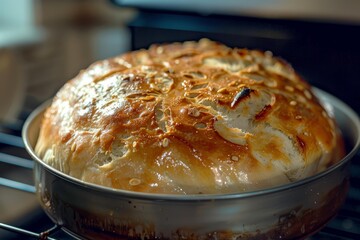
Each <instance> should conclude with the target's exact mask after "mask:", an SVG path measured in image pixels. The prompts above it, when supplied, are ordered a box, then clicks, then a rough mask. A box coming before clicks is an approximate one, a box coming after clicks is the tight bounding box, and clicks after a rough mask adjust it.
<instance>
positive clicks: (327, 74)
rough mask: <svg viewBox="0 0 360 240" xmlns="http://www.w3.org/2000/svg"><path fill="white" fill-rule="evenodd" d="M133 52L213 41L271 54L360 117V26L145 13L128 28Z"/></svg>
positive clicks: (145, 11) (147, 11) (148, 11)
mask: <svg viewBox="0 0 360 240" xmlns="http://www.w3.org/2000/svg"><path fill="white" fill-rule="evenodd" d="M129 28H130V30H131V33H132V48H133V49H139V48H147V47H148V46H149V45H150V44H152V43H162V42H173V41H185V40H198V39H200V38H204V37H205V38H210V39H212V40H216V41H220V42H223V43H225V44H227V45H230V46H233V47H235V46H236V47H244V48H250V49H261V50H270V51H272V52H273V53H274V55H276V56H280V57H282V58H284V59H286V60H287V61H288V62H290V63H291V64H292V66H293V67H294V68H295V69H296V70H297V71H298V72H299V73H300V75H302V76H303V77H304V78H305V79H306V80H307V81H309V82H310V83H311V84H313V85H314V86H316V87H319V88H321V89H323V90H325V91H327V92H330V93H331V94H333V95H335V96H337V97H338V98H340V99H342V100H343V101H344V102H346V103H347V104H349V105H350V106H351V107H352V108H353V109H354V110H356V111H357V112H358V113H360V93H359V90H360V26H358V25H349V24H334V23H325V22H311V21H295V20H275V19H262V18H251V17H238V16H236V17H235V16H222V15H207V16H204V15H196V14H189V13H179V12H162V11H151V10H142V11H139V14H138V15H137V17H136V18H135V19H133V20H132V21H131V22H130V23H129Z"/></svg>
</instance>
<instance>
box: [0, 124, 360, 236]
mask: <svg viewBox="0 0 360 240" xmlns="http://www.w3.org/2000/svg"><path fill="white" fill-rule="evenodd" d="M8 132H9V129H7V131H6V132H3V131H1V132H0V163H3V164H8V165H11V166H15V167H17V168H26V169H30V170H31V169H32V168H33V160H29V159H27V158H23V157H19V156H16V154H6V153H3V152H1V147H2V146H7V147H13V148H15V149H19V151H23V152H24V151H25V150H24V143H23V141H22V138H21V137H20V132H21V128H18V129H15V131H14V129H10V132H11V133H8ZM29 158H30V157H29ZM0 186H5V187H8V188H12V189H16V190H19V191H23V192H29V193H33V194H35V187H34V186H33V185H31V184H28V183H22V182H19V181H14V180H11V179H7V178H4V177H3V176H1V175H0ZM0 197H1V195H0ZM0 229H2V230H5V231H9V232H13V233H16V234H17V235H18V237H21V239H25V238H26V239H39V240H55V238H53V237H52V236H53V235H54V234H56V233H57V232H59V231H62V229H61V226H58V225H56V224H55V225H53V226H52V227H50V228H48V229H45V230H44V231H41V232H40V233H37V232H34V231H31V230H27V229H24V228H23V227H22V226H14V225H11V224H7V223H1V222H0ZM325 239H327V240H332V239H333V240H335V239H340V240H341V239H343V240H349V239H360V152H358V153H357V155H356V156H355V158H354V159H353V162H352V167H351V183H350V190H349V193H348V197H347V199H346V201H345V204H344V206H343V207H342V208H341V210H340V211H339V213H338V215H337V216H336V217H335V218H334V219H333V220H332V221H331V222H330V223H329V224H327V225H326V226H325V227H324V228H323V229H322V230H321V231H320V232H318V233H317V234H315V235H314V236H312V237H310V238H309V240H325ZM59 240H60V239H59Z"/></svg>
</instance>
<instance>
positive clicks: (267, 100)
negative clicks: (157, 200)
mask: <svg viewBox="0 0 360 240" xmlns="http://www.w3.org/2000/svg"><path fill="white" fill-rule="evenodd" d="M339 143H341V137H340V135H339V132H338V130H337V128H336V124H335V122H334V120H333V119H332V118H331V117H330V116H329V115H328V113H327V112H326V111H325V109H324V108H323V107H322V106H321V105H320V104H319V102H318V100H317V99H316V97H315V96H314V94H313V93H312V91H311V89H310V86H309V84H308V83H306V82H305V81H304V80H302V79H301V78H300V77H299V76H298V75H297V74H296V73H295V71H294V70H293V69H292V68H291V66H290V65H289V64H287V63H286V62H284V61H282V60H280V59H278V58H275V57H273V56H272V54H271V53H269V52H265V53H263V52H260V51H254V50H247V49H237V48H235V49H232V48H229V47H227V46H225V45H222V44H219V43H216V42H212V41H209V40H207V39H203V40H200V41H199V42H185V43H173V44H164V45H153V46H151V47H150V48H149V49H148V50H138V51H134V52H129V53H126V54H123V55H121V56H118V57H114V58H112V59H108V60H103V61H99V62H97V63H94V64H93V65H91V66H90V67H89V68H88V69H87V70H85V71H82V72H81V73H80V74H79V75H78V76H77V77H75V78H74V79H72V80H70V81H69V82H68V83H66V84H65V85H64V86H63V87H62V89H60V91H59V92H58V93H57V95H56V96H55V97H54V99H53V102H52V105H51V106H50V107H49V108H48V109H47V111H46V113H45V115H44V119H43V121H42V126H41V130H40V135H39V139H38V142H37V145H36V153H37V154H38V155H39V156H40V157H41V158H42V159H43V160H44V161H45V162H46V163H48V164H49V165H51V166H53V167H55V168H57V169H58V170H60V171H62V172H64V173H66V174H69V175H71V176H73V177H75V178H79V179H81V180H84V181H86V182H91V183H95V184H99V185H103V186H107V187H112V188H118V189H124V190H130V191H139V192H150V193H168V194H201V193H204V194H213V193H216V194H217V193H220V194H221V193H234V192H244V191H252V190H257V189H263V188H268V187H273V186H277V185H280V184H285V183H289V182H292V181H296V180H298V179H302V178H304V177H307V176H311V175H313V174H315V173H317V172H319V171H322V170H324V169H326V168H327V167H328V166H330V165H332V164H333V163H334V162H336V161H338V160H339V159H341V157H342V154H343V149H342V147H341V144H339Z"/></svg>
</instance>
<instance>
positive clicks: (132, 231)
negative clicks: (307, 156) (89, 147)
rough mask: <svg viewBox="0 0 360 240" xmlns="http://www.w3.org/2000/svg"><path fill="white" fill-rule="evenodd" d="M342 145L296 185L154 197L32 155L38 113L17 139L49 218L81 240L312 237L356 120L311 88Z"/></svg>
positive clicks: (356, 130) (329, 208) (340, 176)
mask: <svg viewBox="0 0 360 240" xmlns="http://www.w3.org/2000/svg"><path fill="white" fill-rule="evenodd" d="M316 93H317V95H318V96H319V98H320V99H321V100H322V101H323V102H324V103H325V105H326V107H327V108H328V111H330V112H332V113H333V114H334V116H335V117H336V120H337V122H338V124H339V125H340V128H341V130H342V132H343V135H344V136H345V138H346V139H347V143H348V155H347V156H346V157H345V158H344V159H343V160H342V161H341V162H339V163H338V164H337V165H335V166H333V167H331V168H329V169H328V170H327V171H325V172H322V173H320V174H317V175H316V176H313V177H310V178H307V179H304V180H301V181H297V182H295V183H291V184H287V185H283V186H280V187H275V188H272V189H266V190H261V191H256V192H248V193H239V194H228V195H192V196H178V195H154V194H145V193H135V192H128V191H122V190H115V189H110V188H105V187H101V186H97V185H93V184H88V183H85V182H81V181H79V180H77V179H74V178H72V177H69V176H67V175H65V174H63V173H61V172H59V171H57V170H55V169H53V168H51V167H49V166H47V165H46V164H45V163H44V162H42V161H41V159H39V158H38V157H37V156H36V155H35V154H34V152H33V147H34V145H35V143H36V139H37V135H38V130H39V125H40V121H41V117H42V113H43V110H44V108H45V107H46V106H47V104H48V103H45V104H44V105H43V106H41V107H39V108H38V109H37V110H36V111H34V113H33V114H32V115H31V116H30V117H29V119H28V120H27V122H26V124H25V126H24V130H23V138H24V141H25V145H26V148H27V150H28V151H29V153H30V154H31V156H32V157H33V158H34V160H35V167H34V177H35V186H36V189H37V195H38V198H39V201H40V203H41V205H42V207H43V209H44V210H45V212H46V213H47V214H48V215H49V216H50V217H51V219H52V220H53V221H54V222H55V223H57V224H59V225H61V226H62V227H63V229H64V230H65V231H67V232H69V233H70V234H73V235H74V236H78V237H81V238H85V239H113V238H115V237H116V238H117V239H237V238H238V237H242V238H244V239H275V238H285V239H289V238H291V239H293V238H299V239H301V238H305V237H306V236H308V235H311V234H312V233H314V232H316V231H318V230H319V229H320V228H321V227H322V226H324V225H325V224H326V223H327V222H328V221H329V220H330V219H331V218H332V217H333V216H334V215H335V214H336V212H337V210H338V209H339V208H340V206H341V204H342V203H343V201H344V200H345V198H346V193H347V189H348V183H349V166H350V159H351V158H352V156H353V155H354V154H355V153H356V151H357V150H358V148H359V145H360V122H359V119H358V117H357V115H356V114H355V113H354V112H353V111H352V110H351V109H349V108H348V107H347V106H346V105H345V104H344V103H342V102H341V101H339V100H338V99H336V98H334V97H333V96H331V95H329V94H327V93H325V92H323V91H321V90H316Z"/></svg>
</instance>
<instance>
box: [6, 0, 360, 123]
mask: <svg viewBox="0 0 360 240" xmlns="http://www.w3.org/2000/svg"><path fill="white" fill-rule="evenodd" d="M359 12H360V2H359V1H357V0H317V1H312V0H291V1H285V0H268V1H264V0H255V1H245V0H222V1H205V0H198V1H192V0H182V1H180V0H174V1H166V0H153V1H146V0H112V1H110V0H62V1H56V0H2V1H1V2H0V89H1V90H0V121H1V122H11V121H15V120H16V119H17V117H18V114H19V113H20V112H21V111H22V110H24V109H32V108H33V107H34V106H36V105H38V104H39V103H40V102H42V101H44V100H45V99H48V98H50V97H51V96H53V94H54V92H55V91H56V90H57V89H58V88H59V87H60V86H61V85H62V84H63V83H64V82H65V81H67V80H68V79H70V78H72V77H74V76H75V75H76V74H77V73H78V72H79V70H80V69H83V68H85V67H87V66H88V65H89V64H91V63H92V62H94V61H96V60H99V59H104V58H108V57H111V56H114V55H117V54H120V53H122V52H125V51H128V50H130V49H138V48H144V47H145V48H146V47H148V46H149V45H150V44H152V43H159V42H170V41H183V40H198V39H200V38H202V37H208V38H211V39H213V40H217V41H220V42H223V43H225V44H228V45H230V46H237V47H246V48H255V49H262V50H270V51H272V52H273V53H274V54H275V55H277V56H281V57H282V58H284V59H286V60H288V61H289V62H290V63H291V64H292V65H293V66H294V68H295V69H296V70H298V72H299V73H300V74H301V75H303V76H304V77H305V78H306V79H307V80H308V81H309V82H311V83H312V84H314V85H315V86H317V87H320V88H322V89H324V90H326V91H329V92H331V93H332V94H335V95H336V96H339V97H340V98H341V99H343V100H344V101H346V102H347V103H348V104H350V105H351V106H352V107H353V108H355V109H356V110H357V111H360V107H359V106H360V104H359V102H360V101H356V102H355V101H352V100H353V99H354V98H357V99H359V98H358V95H357V90H358V89H359V88H360V79H359V74H357V70H356V69H357V66H358V64H360V46H359V42H360V36H359V35H360V13H359Z"/></svg>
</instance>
